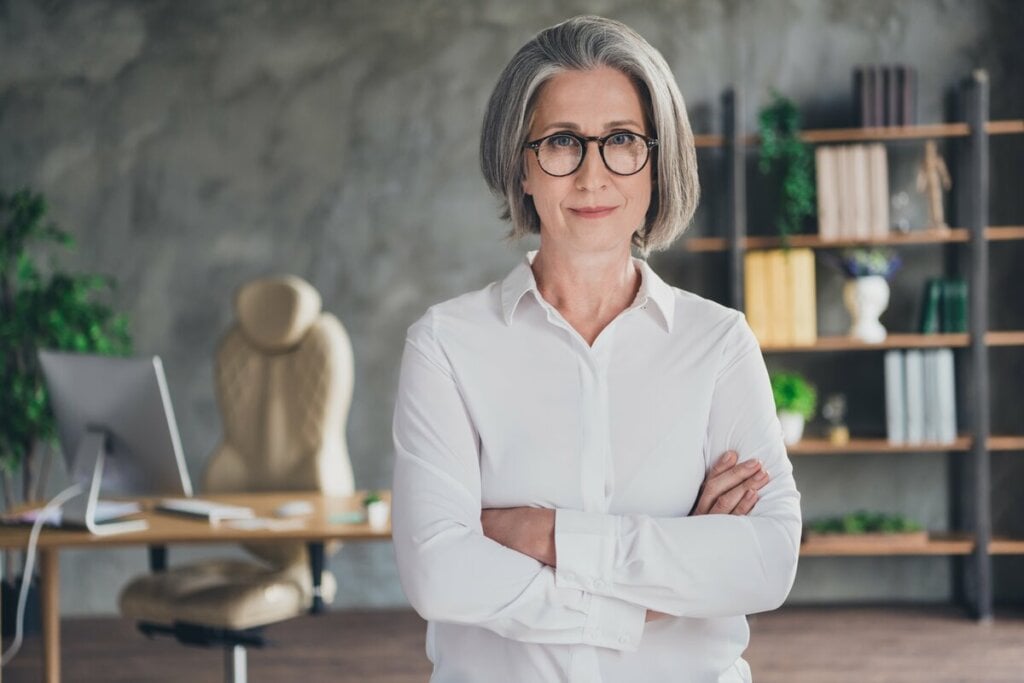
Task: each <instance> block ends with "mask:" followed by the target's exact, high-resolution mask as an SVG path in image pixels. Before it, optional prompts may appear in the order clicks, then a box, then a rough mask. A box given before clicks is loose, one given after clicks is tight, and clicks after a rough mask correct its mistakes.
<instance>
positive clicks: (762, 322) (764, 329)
mask: <svg viewBox="0 0 1024 683" xmlns="http://www.w3.org/2000/svg"><path fill="white" fill-rule="evenodd" d="M767 279H768V278H767V272H766V268H765V252H763V251H748V252H747V253H746V254H744V255H743V300H744V302H745V309H746V310H745V311H744V313H745V314H746V316H747V324H748V325H750V329H751V330H752V331H753V332H754V336H755V337H757V340H758V342H760V343H761V345H762V346H764V345H767V344H768V343H770V340H769V337H768V315H769V311H768V290H767V286H766V280H767Z"/></svg>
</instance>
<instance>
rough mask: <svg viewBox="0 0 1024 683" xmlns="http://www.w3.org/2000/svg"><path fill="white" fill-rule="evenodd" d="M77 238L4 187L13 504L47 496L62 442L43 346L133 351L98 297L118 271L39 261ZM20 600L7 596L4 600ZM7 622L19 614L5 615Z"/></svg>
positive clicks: (5, 451) (5, 380)
mask: <svg viewBox="0 0 1024 683" xmlns="http://www.w3.org/2000/svg"><path fill="white" fill-rule="evenodd" d="M73 244H74V242H73V240H72V238H71V236H70V235H68V234H67V233H65V232H63V231H62V230H60V229H58V228H57V226H56V225H54V224H53V223H52V222H50V221H49V220H47V218H46V203H45V201H44V199H43V197H42V196H41V195H39V194H37V193H33V192H31V191H29V190H21V191H19V192H15V193H13V194H6V193H3V192H0V387H3V390H2V391H0V478H2V481H3V492H4V505H5V509H7V510H9V509H10V508H11V507H12V506H14V505H16V504H18V503H19V502H36V501H39V500H40V499H42V497H43V496H44V495H45V493H46V482H47V476H48V473H49V467H50V464H51V462H52V459H53V452H54V450H55V449H56V445H57V442H56V425H55V423H54V418H53V415H52V413H51V411H50V406H49V401H48V398H47V394H46V385H45V383H44V381H43V377H42V372H41V370H40V368H39V363H38V360H37V357H36V352H37V350H38V349H40V348H49V349H59V350H65V351H79V352H90V353H98V354H105V355H123V354H127V353H130V352H131V338H130V336H129V333H128V322H127V319H126V318H125V317H124V316H123V315H117V314H115V313H114V312H113V310H111V308H110V307H108V306H107V305H105V304H104V303H102V302H101V301H100V300H99V297H100V295H101V294H103V293H104V292H107V291H109V290H111V289H112V288H113V287H114V286H115V283H114V281H113V280H112V279H111V278H109V277H105V276H100V275H89V274H68V273H65V272H62V271H61V270H60V269H59V268H58V267H57V265H56V262H55V259H54V258H52V257H51V258H50V259H49V260H48V261H47V264H46V266H45V267H44V266H41V265H40V264H39V260H40V258H41V256H43V255H45V254H46V252H47V249H46V247H47V246H49V245H57V246H60V247H64V248H71V247H73ZM19 478H20V482H19V481H18V480H19ZM14 556H15V553H7V554H6V557H5V565H6V566H5V569H6V571H5V573H4V588H5V590H6V589H7V588H9V586H10V585H11V583H10V582H13V581H15V580H16V579H17V577H16V576H15V574H16V571H15V564H14V559H15V557H14ZM16 602H17V601H16V600H8V599H6V598H4V605H5V607H6V606H7V605H13V604H16ZM7 624H13V620H11V619H7V618H6V617H5V618H4V625H5V626H6V625H7Z"/></svg>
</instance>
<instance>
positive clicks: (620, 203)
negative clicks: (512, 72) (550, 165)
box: [523, 67, 653, 252]
mask: <svg viewBox="0 0 1024 683" xmlns="http://www.w3.org/2000/svg"><path fill="white" fill-rule="evenodd" d="M644 120H645V116H644V111H643V106H642V105H641V103H640V93H639V91H638V90H637V87H636V86H635V85H634V84H633V81H631V80H630V79H629V77H628V76H626V75H625V74H623V73H622V72H621V71H618V70H617V69H612V68H608V67H602V68H599V69H594V70H591V71H564V72H562V73H559V74H557V75H555V76H553V77H552V78H551V79H549V80H548V81H547V82H546V83H545V84H544V85H543V86H542V87H541V91H540V93H539V95H538V99H537V104H536V108H535V110H534V114H533V121H532V125H531V126H530V135H529V138H528V139H529V140H531V141H532V140H536V139H538V138H542V137H544V136H547V135H551V134H552V133H558V132H563V131H567V132H571V133H575V134H577V135H581V136H584V137H590V136H595V137H604V136H605V135H608V134H609V133H614V132H620V131H622V132H631V133H640V134H643V135H650V131H648V130H646V129H645V126H644ZM525 154H526V177H525V179H524V180H523V191H524V192H525V193H526V194H528V195H530V196H532V197H533V203H534V206H535V207H536V209H537V214H538V215H539V216H540V224H541V243H542V244H545V243H551V242H555V243H558V245H559V246H561V247H565V248H568V249H571V250H574V251H587V252H595V251H610V250H621V249H623V248H625V249H627V250H628V248H629V243H630V239H631V238H632V235H633V233H634V232H635V231H636V230H638V229H639V228H640V227H641V226H642V225H643V223H644V218H645V216H646V215H647V208H648V206H649V205H650V203H651V167H652V165H653V164H652V163H651V161H650V160H648V162H647V164H646V165H645V166H644V168H643V169H642V170H641V171H639V172H638V173H635V174H634V175H629V176H623V175H616V174H615V173H612V172H611V171H610V170H608V167H607V166H605V165H604V162H603V161H602V160H601V154H600V151H599V149H598V145H597V143H596V142H588V143H587V149H586V154H585V155H584V157H583V164H582V165H581V166H580V167H579V168H578V169H577V170H576V171H575V172H574V173H571V174H569V175H567V176H562V177H556V176H552V175H549V174H548V173H545V172H544V170H542V169H541V167H540V165H539V164H538V161H537V155H536V154H535V153H534V151H533V150H532V149H526V150H525Z"/></svg>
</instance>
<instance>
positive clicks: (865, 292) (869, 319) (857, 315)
mask: <svg viewBox="0 0 1024 683" xmlns="http://www.w3.org/2000/svg"><path fill="white" fill-rule="evenodd" d="M843 301H844V303H845V304H846V309H847V310H848V311H849V312H850V319H851V321H852V323H851V324H850V336H851V337H854V338H856V339H860V340H861V341H863V342H867V343H868V344H878V343H881V342H883V341H885V335H886V332H885V327H884V326H883V325H882V323H881V322H879V320H878V318H879V317H880V316H881V315H882V313H884V312H885V309H886V308H887V307H888V306H889V283H888V282H887V281H886V279H885V278H884V277H882V276H881V275H865V276H864V277H857V278H852V279H850V280H847V281H846V284H845V285H844V286H843Z"/></svg>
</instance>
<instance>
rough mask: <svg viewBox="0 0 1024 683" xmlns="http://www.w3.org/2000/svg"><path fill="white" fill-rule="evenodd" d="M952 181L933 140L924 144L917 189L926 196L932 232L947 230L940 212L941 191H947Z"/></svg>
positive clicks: (943, 216) (944, 218)
mask: <svg viewBox="0 0 1024 683" xmlns="http://www.w3.org/2000/svg"><path fill="white" fill-rule="evenodd" d="M951 187H953V181H952V180H950V178H949V170H948V169H947V168H946V162H945V161H943V160H942V157H940V156H939V151H938V146H937V145H936V144H935V141H934V140H929V141H928V142H926V143H925V144H924V159H922V160H921V166H920V167H919V168H918V170H917V189H918V191H919V192H924V193H926V194H927V195H928V213H929V214H930V215H931V220H932V222H931V225H930V226H929V227H930V228H931V229H932V230H949V226H948V225H946V216H945V214H944V213H943V210H942V190H946V191H949V189H950V188H951Z"/></svg>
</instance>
